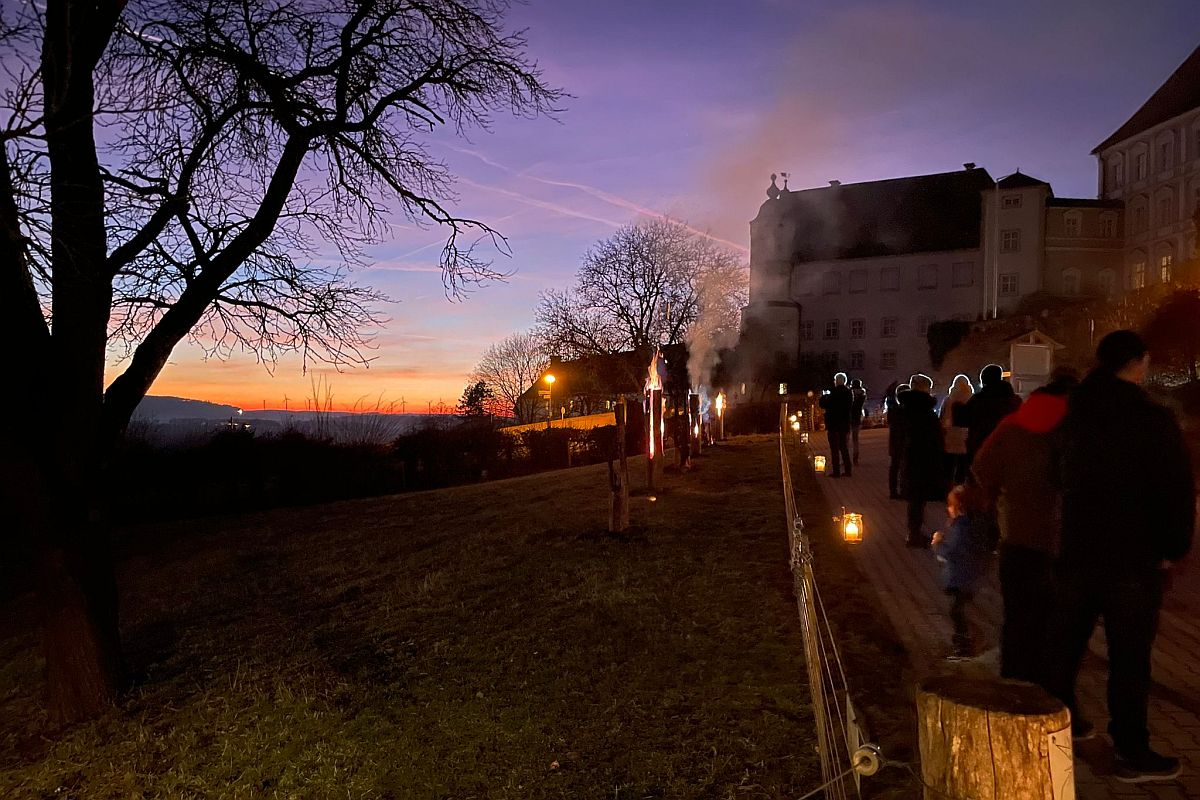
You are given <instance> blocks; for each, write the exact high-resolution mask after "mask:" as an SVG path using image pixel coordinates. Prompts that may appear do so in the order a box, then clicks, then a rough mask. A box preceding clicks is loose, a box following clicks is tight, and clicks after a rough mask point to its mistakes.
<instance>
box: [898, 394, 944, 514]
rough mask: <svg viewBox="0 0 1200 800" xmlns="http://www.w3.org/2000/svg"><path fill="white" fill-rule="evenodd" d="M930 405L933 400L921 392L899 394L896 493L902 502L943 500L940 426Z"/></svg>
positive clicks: (932, 404) (942, 454)
mask: <svg viewBox="0 0 1200 800" xmlns="http://www.w3.org/2000/svg"><path fill="white" fill-rule="evenodd" d="M934 405H935V403H934V400H933V398H932V397H930V396H929V395H927V394H925V393H924V392H918V391H915V390H914V391H911V392H905V393H904V394H902V395H900V408H901V409H902V411H903V415H904V425H905V442H904V460H903V462H902V464H901V467H900V483H901V486H900V491H901V493H902V494H903V495H904V497H905V499H906V500H927V501H928V500H945V499H946V492H947V489H948V486H947V484H946V465H945V460H944V458H943V456H944V451H943V450H942V426H941V423H940V422H938V418H937V414H936V413H934V410H933V408H934Z"/></svg>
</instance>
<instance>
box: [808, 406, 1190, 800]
mask: <svg viewBox="0 0 1200 800" xmlns="http://www.w3.org/2000/svg"><path fill="white" fill-rule="evenodd" d="M811 439H812V443H811V447H812V450H813V452H814V453H819V454H823V455H826V456H828V455H829V451H828V447H827V443H826V441H825V435H824V433H814V434H811ZM861 445H862V457H861V463H860V465H859V466H858V467H855V468H854V477H852V478H850V479H846V478H841V479H838V480H832V479H827V480H825V481H824V482H823V485H824V487H825V495H826V497H827V498H829V502H830V505H832V506H834V508H835V509H836V508H838V507H840V506H843V505H844V506H845V507H846V508H847V510H850V511H857V512H859V513H861V514H863V516H864V523H865V525H864V527H865V529H866V535H865V537H864V541H863V543H862V544H861V545H858V546H856V547H855V551H856V553H857V556H858V559H859V563H860V564H861V565H862V567H863V569H864V571H865V572H866V574H867V576H868V577H869V578H870V580H871V583H872V585H873V588H874V589H875V592H876V593H877V595H878V596H879V600H880V604H881V605H882V607H883V608H884V609H885V611H886V613H887V615H888V617H889V618H890V619H891V622H892V625H893V626H895V628H896V630H897V632H898V633H899V635H900V637H901V639H902V641H903V642H904V644H905V646H906V648H907V649H908V652H909V656H910V658H911V659H912V662H913V666H914V668H915V669H916V671H917V673H918V675H924V674H928V673H930V672H933V671H936V670H939V669H944V668H945V667H944V664H943V662H942V659H943V657H944V656H945V655H946V654H947V653H948V652H949V649H950V621H949V618H948V616H947V608H948V604H947V600H946V598H945V595H944V594H942V592H941V591H940V589H939V588H938V584H937V575H938V565H937V562H936V560H935V559H934V558H933V556H932V555H931V554H930V553H929V551H927V550H910V549H908V548H906V547H905V546H904V538H905V504H904V503H903V502H901V501H897V500H889V499H888V489H887V430H886V429H875V430H864V431H863V432H862V440H861ZM944 523H945V508H944V506H939V505H937V504H933V503H930V504H929V505H928V506H927V510H926V528H927V530H929V531H932V530H935V529H937V528H939V527H941V526H942V525H943V524H944ZM820 566H821V565H820V564H819V563H818V564H817V565H816V568H817V580H818V581H820V574H821V572H820ZM976 612H977V618H976V622H977V623H978V627H980V628H981V629H982V630H983V631H984V632H985V636H987V637H988V641H987V643H986V644H985V645H984V646H985V647H987V648H991V647H994V646H995V644H996V640H997V632H998V631H999V626H1000V620H1001V606H1000V596H999V587H998V585H997V583H996V580H995V576H994V575H993V580H992V584H991V585H990V586H988V588H987V589H985V590H984V591H983V592H981V593H980V596H979V598H978V601H977V603H976ZM1091 649H1092V652H1091V653H1090V654H1089V656H1088V658H1087V659H1086V661H1085V664H1084V671H1083V674H1082V675H1081V676H1080V681H1079V687H1078V690H1079V695H1080V699H1081V702H1082V704H1083V708H1084V711H1085V713H1086V714H1087V716H1088V718H1089V719H1091V720H1092V721H1093V722H1095V723H1096V727H1097V730H1100V731H1103V730H1104V727H1105V725H1106V724H1107V720H1108V715H1107V711H1106V704H1105V701H1104V693H1105V689H1104V682H1105V679H1106V676H1107V669H1106V661H1105V660H1104V652H1105V648H1104V641H1103V632H1102V631H1101V630H1099V629H1098V630H1097V632H1096V635H1095V636H1094V637H1093V640H1092V645H1091ZM1154 678H1155V687H1154V691H1153V693H1152V696H1151V703H1150V730H1151V734H1152V737H1153V743H1154V745H1155V746H1156V747H1158V748H1159V749H1160V750H1162V751H1167V752H1171V753H1173V754H1175V755H1178V756H1180V757H1181V758H1183V760H1184V774H1183V776H1182V777H1181V778H1180V779H1179V780H1178V781H1176V782H1174V783H1166V784H1157V785H1153V788H1148V787H1147V786H1133V785H1128V784H1123V783H1121V782H1119V781H1116V780H1114V779H1113V778H1111V777H1110V776H1111V773H1112V747H1111V745H1110V744H1109V742H1108V739H1107V737H1105V736H1098V737H1096V738H1095V739H1093V740H1091V741H1089V742H1082V743H1080V744H1078V745H1076V753H1075V754H1076V759H1075V762H1076V770H1077V774H1076V791H1077V796H1078V797H1079V798H1081V799H1082V800H1104V799H1105V798H1157V799H1158V800H1163V799H1164V798H1200V571H1197V570H1196V569H1192V570H1187V571H1185V572H1184V573H1183V574H1181V575H1179V576H1177V578H1176V582H1175V585H1174V586H1173V587H1172V589H1171V591H1170V593H1169V595H1168V598H1167V601H1166V606H1165V608H1164V609H1163V614H1162V620H1161V623H1160V630H1159V635H1158V642H1157V645H1156V648H1155V653H1154Z"/></svg>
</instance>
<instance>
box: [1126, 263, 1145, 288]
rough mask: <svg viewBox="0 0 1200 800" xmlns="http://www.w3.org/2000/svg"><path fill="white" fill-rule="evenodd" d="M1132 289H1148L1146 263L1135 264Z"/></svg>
mask: <svg viewBox="0 0 1200 800" xmlns="http://www.w3.org/2000/svg"><path fill="white" fill-rule="evenodd" d="M1129 280H1130V283H1129V286H1130V288H1133V289H1145V288H1146V262H1145V261H1135V262H1133V274H1132V275H1131V276H1130V279H1129Z"/></svg>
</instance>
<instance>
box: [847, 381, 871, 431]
mask: <svg viewBox="0 0 1200 800" xmlns="http://www.w3.org/2000/svg"><path fill="white" fill-rule="evenodd" d="M866 405H867V390H866V389H851V390H850V427H851V428H860V427H862V421H863V408H864V407H865V406H866Z"/></svg>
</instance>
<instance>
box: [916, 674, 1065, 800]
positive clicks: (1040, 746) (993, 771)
mask: <svg viewBox="0 0 1200 800" xmlns="http://www.w3.org/2000/svg"><path fill="white" fill-rule="evenodd" d="M917 720H918V726H919V739H920V749H921V777H922V780H923V781H924V783H925V798H926V800H942V798H945V797H953V798H956V800H1001V799H1002V798H1013V800H1017V799H1018V798H1019V800H1073V798H1074V797H1075V774H1074V769H1073V764H1072V751H1071V715H1070V712H1068V711H1067V709H1066V707H1065V706H1063V704H1062V703H1060V702H1059V701H1058V700H1056V699H1055V698H1053V697H1051V696H1050V695H1049V694H1047V693H1046V692H1045V691H1044V690H1042V689H1041V688H1039V687H1037V686H1034V685H1033V684H1029V683H1021V682H1018V681H1006V680H999V679H996V678H968V677H959V676H939V677H936V678H929V679H927V680H925V681H923V682H922V683H921V685H920V686H919V687H918V689H917Z"/></svg>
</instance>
